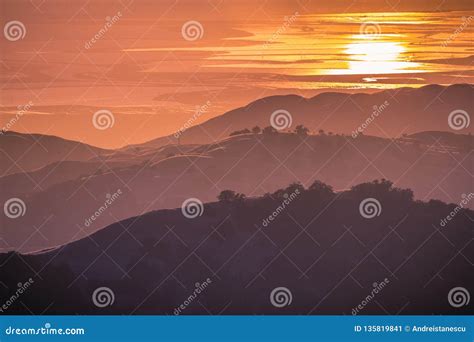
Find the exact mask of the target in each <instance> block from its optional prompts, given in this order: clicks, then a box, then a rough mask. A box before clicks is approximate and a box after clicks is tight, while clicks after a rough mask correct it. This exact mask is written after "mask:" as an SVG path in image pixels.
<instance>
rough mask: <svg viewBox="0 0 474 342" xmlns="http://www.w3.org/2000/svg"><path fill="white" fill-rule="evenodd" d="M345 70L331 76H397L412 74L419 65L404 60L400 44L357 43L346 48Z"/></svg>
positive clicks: (403, 48) (335, 71)
mask: <svg viewBox="0 0 474 342" xmlns="http://www.w3.org/2000/svg"><path fill="white" fill-rule="evenodd" d="M344 53H345V54H346V55H348V57H349V58H348V59H349V60H348V61H347V68H346V69H342V70H332V72H331V73H332V74H353V75H356V74H399V73H407V72H413V71H414V68H416V67H417V66H418V65H419V64H418V63H414V62H411V61H408V60H406V59H405V58H404V57H403V56H404V54H405V53H406V48H405V47H404V46H403V44H402V43H400V42H382V41H369V42H367V41H359V42H354V43H350V44H348V45H347V46H346V49H345V50H344Z"/></svg>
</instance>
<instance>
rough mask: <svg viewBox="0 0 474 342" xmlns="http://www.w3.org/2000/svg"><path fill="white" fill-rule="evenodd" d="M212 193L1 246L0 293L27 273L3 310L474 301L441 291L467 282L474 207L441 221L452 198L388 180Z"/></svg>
mask: <svg viewBox="0 0 474 342" xmlns="http://www.w3.org/2000/svg"><path fill="white" fill-rule="evenodd" d="M220 198H221V201H220V202H214V203H207V204H205V205H203V206H202V207H199V206H198V207H197V209H198V211H196V212H192V211H189V212H187V213H188V216H187V217H185V216H184V215H183V212H182V210H181V209H180V208H178V209H172V210H160V211H154V212H150V213H147V214H145V215H142V216H139V217H133V218H129V219H127V220H124V221H121V222H118V223H116V224H113V225H111V226H109V227H107V228H105V229H102V230H100V231H99V232H97V233H95V234H93V235H91V236H89V237H86V238H83V239H81V240H79V241H76V242H73V243H71V244H68V245H66V246H63V247H59V248H57V249H54V250H50V251H46V252H42V253H36V254H29V255H20V254H16V253H8V254H3V255H0V279H1V281H2V285H3V286H0V295H1V297H2V298H10V297H11V296H12V295H13V294H14V293H15V291H16V290H17V288H18V286H20V285H21V284H24V283H25V282H27V281H29V279H30V278H31V280H32V281H33V283H31V282H30V286H29V287H28V289H27V290H25V291H24V293H23V294H22V295H21V298H19V300H16V301H15V300H13V301H11V303H10V305H9V307H8V309H7V310H6V311H2V313H3V314H69V315H74V314H101V315H102V314H103V315H105V314H170V315H173V314H177V313H178V314H185V315H187V314H205V315H207V314H224V315H226V314H313V315H322V314H346V315H351V314H354V312H355V311H354V310H355V308H358V311H357V312H355V313H357V314H381V315H385V314H392V315H395V314H402V315H407V314H424V315H432V314H435V315H438V314H458V315H463V314H470V313H472V305H473V304H472V301H471V303H470V304H469V305H466V306H463V307H460V308H455V307H453V306H451V305H450V304H449V301H448V293H449V292H450V290H451V289H453V288H454V287H464V288H467V289H471V288H472V287H471V285H472V274H473V267H472V261H473V253H472V251H474V248H473V247H474V246H473V235H472V233H473V230H472V229H473V225H472V222H473V219H474V212H473V211H471V210H467V209H462V210H460V211H458V210H456V215H454V217H453V218H452V219H451V220H450V221H449V223H448V224H447V225H445V226H441V225H440V222H441V220H442V219H443V218H445V217H446V216H447V215H450V213H451V212H453V211H454V210H455V206H454V205H447V204H444V203H442V202H439V201H429V202H422V201H414V200H413V194H412V192H411V191H410V190H402V189H399V188H394V187H393V186H392V184H391V183H390V182H388V181H375V182H371V183H365V184H359V185H356V186H354V187H353V188H352V189H351V190H348V191H343V192H339V193H335V192H333V190H332V189H331V188H330V187H328V186H327V185H325V184H323V183H321V182H319V181H316V182H314V183H313V184H312V185H311V186H309V187H308V188H307V189H304V188H303V187H302V186H301V185H298V184H292V185H290V186H289V187H286V188H283V189H280V190H278V191H276V192H273V193H271V194H270V193H269V194H267V195H265V196H263V197H258V198H248V199H245V198H242V196H236V195H235V194H233V193H231V192H225V193H223V194H221V196H220ZM368 199H369V200H370V201H371V202H370V203H371V205H372V210H370V208H369V207H368V206H367V207H366V206H365V204H363V203H367V200H368ZM377 203H378V204H377ZM189 213H191V214H192V213H194V216H195V217H194V218H192V217H190V216H189ZM270 217H272V218H271V219H270ZM265 222H266V223H265ZM18 284H20V285H18ZM21 286H23V285H21ZM282 288H284V289H282ZM197 289H199V291H198V290H197ZM374 289H377V291H376V292H374V291H375V290H374ZM272 293H279V295H278V296H276V295H272ZM99 294H100V295H99ZM368 296H372V297H369V299H367V298H368ZM272 303H273V304H272ZM278 306H280V307H278ZM359 306H360V308H359ZM178 309H179V311H177V310H178Z"/></svg>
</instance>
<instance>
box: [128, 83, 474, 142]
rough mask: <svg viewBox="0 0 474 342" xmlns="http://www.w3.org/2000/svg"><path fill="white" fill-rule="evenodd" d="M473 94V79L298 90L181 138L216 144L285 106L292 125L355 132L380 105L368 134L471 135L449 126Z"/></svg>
mask: <svg viewBox="0 0 474 342" xmlns="http://www.w3.org/2000/svg"><path fill="white" fill-rule="evenodd" d="M473 98H474V87H473V86H472V85H470V84H456V85H450V86H446V87H445V86H440V85H428V86H424V87H421V88H399V89H394V90H384V91H380V92H377V93H373V94H366V93H354V94H347V93H337V92H326V93H321V94H318V95H316V96H314V97H312V98H304V97H301V96H298V95H283V96H270V97H265V98H262V99H259V100H256V101H254V102H252V103H250V104H248V105H247V106H245V107H241V108H237V109H234V110H231V111H229V112H227V113H224V114H223V115H220V116H218V117H215V118H213V119H210V120H208V121H206V122H204V123H202V124H200V125H197V126H194V127H191V128H189V129H187V130H185V131H184V132H183V133H182V134H179V137H180V141H181V143H184V144H208V143H212V142H214V141H216V140H220V139H221V138H222V136H223V135H224V136H225V135H228V134H229V133H230V132H232V131H236V130H240V129H243V128H252V127H254V126H256V125H258V126H260V127H265V126H269V125H270V116H271V114H272V113H273V112H274V111H276V110H282V109H283V110H286V111H288V112H289V113H290V114H291V116H292V122H293V126H292V127H291V128H294V126H295V125H296V124H303V125H305V126H306V127H308V128H309V129H310V130H312V131H313V132H317V131H318V130H319V129H324V130H325V131H328V132H329V131H331V132H333V133H340V134H351V132H353V131H354V130H356V129H357V127H359V126H360V125H361V124H362V123H364V122H365V121H366V120H367V118H369V117H370V116H371V114H373V112H374V110H375V109H374V106H375V107H376V108H378V110H379V115H378V116H377V117H376V120H375V122H373V123H372V124H370V125H369V126H368V127H367V128H366V129H365V131H364V133H365V134H367V135H376V136H380V137H384V138H391V137H398V136H400V135H401V134H403V133H406V134H412V133H415V132H420V131H430V130H432V131H450V132H455V133H464V134H467V133H473V132H474V124H471V125H469V126H468V127H466V128H464V129H462V130H459V131H454V130H452V129H451V128H450V126H449V125H448V116H449V114H450V113H451V112H452V111H454V110H464V111H466V112H467V113H468V114H469V113H470V115H471V116H472V115H473V113H474V101H473V100H472V99H473ZM381 107H383V109H382V110H380V108H381ZM172 141H177V139H176V137H175V136H174V135H170V136H167V137H162V138H158V139H154V140H152V141H149V142H146V143H144V144H139V145H133V146H147V147H150V146H155V147H156V146H162V145H167V144H170V142H172ZM128 148H129V147H125V148H124V149H125V150H127V149H128Z"/></svg>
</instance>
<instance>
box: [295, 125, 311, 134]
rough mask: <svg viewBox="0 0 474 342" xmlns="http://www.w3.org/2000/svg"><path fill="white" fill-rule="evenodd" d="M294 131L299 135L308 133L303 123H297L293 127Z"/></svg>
mask: <svg viewBox="0 0 474 342" xmlns="http://www.w3.org/2000/svg"><path fill="white" fill-rule="evenodd" d="M295 133H296V134H297V135H299V136H307V135H308V133H309V129H308V128H306V127H305V126H303V125H298V126H296V127H295Z"/></svg>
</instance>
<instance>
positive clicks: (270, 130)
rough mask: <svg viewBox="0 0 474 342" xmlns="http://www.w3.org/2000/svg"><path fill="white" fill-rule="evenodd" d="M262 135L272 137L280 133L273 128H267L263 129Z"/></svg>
mask: <svg viewBox="0 0 474 342" xmlns="http://www.w3.org/2000/svg"><path fill="white" fill-rule="evenodd" d="M262 133H263V134H265V135H272V134H276V133H278V131H277V130H276V129H275V128H273V127H272V126H267V127H265V128H264V129H263V131H262Z"/></svg>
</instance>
